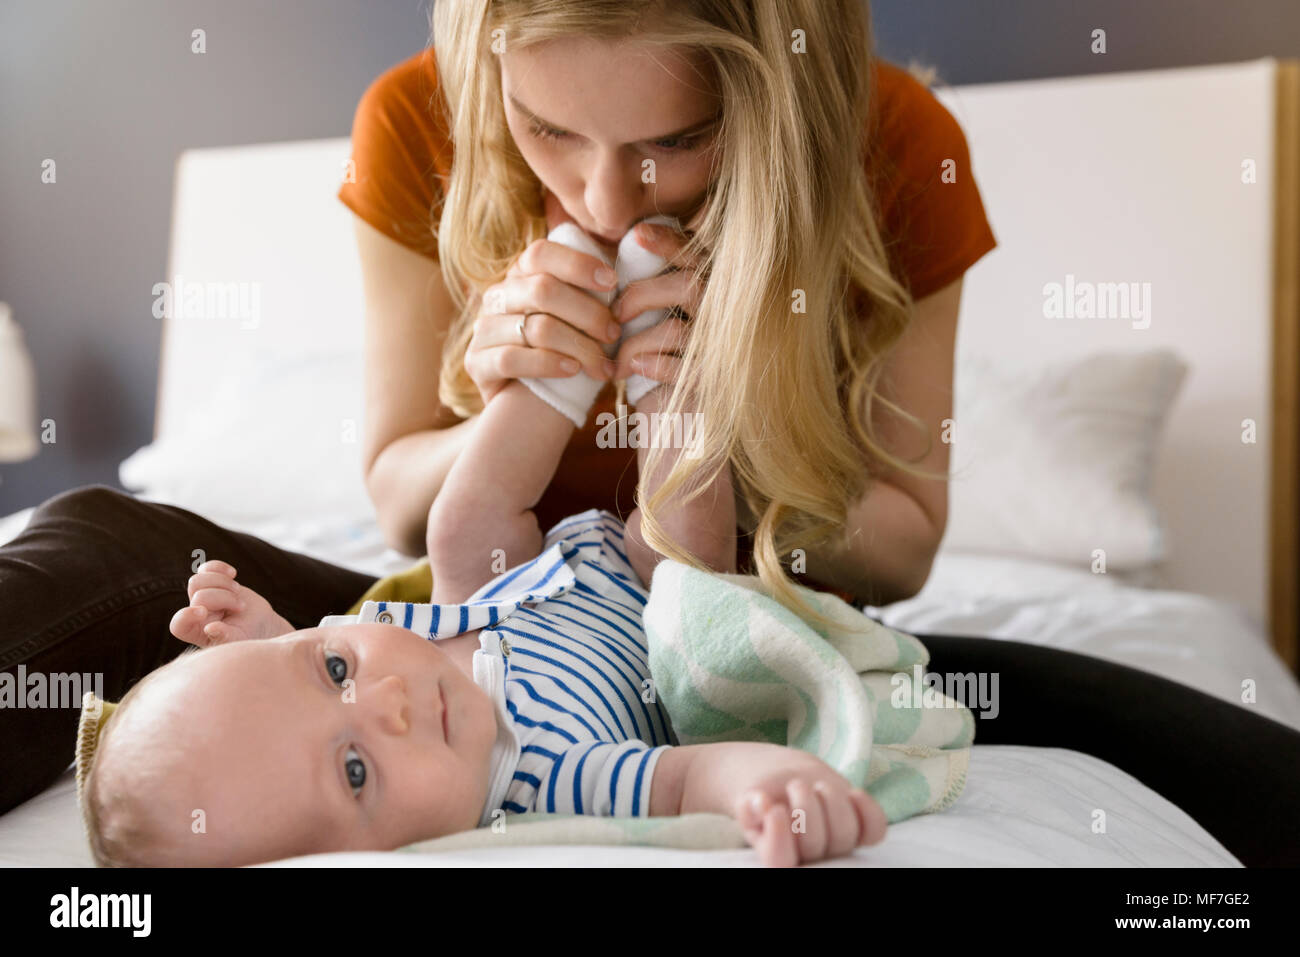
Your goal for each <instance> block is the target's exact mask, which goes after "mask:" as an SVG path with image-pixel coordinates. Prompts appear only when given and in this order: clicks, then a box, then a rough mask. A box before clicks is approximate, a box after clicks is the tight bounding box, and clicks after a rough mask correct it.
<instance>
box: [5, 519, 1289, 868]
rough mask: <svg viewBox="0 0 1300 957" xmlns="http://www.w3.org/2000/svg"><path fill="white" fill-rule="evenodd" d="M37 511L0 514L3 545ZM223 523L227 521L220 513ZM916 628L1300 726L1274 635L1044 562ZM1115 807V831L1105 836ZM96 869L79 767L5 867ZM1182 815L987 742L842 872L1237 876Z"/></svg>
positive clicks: (944, 589) (936, 581) (357, 562)
mask: <svg viewBox="0 0 1300 957" xmlns="http://www.w3.org/2000/svg"><path fill="white" fill-rule="evenodd" d="M29 515H30V510H27V511H26V512H23V513H18V514H16V515H13V516H8V517H6V518H0V543H3V542H4V541H7V540H8V539H9V538H12V537H13V536H14V535H16V534H17V533H18V532H19V531H21V529H22V527H23V526H24V525H25V524H26V521H27V519H28V517H29ZM211 517H212V518H213V519H214V520H216V521H218V522H220V521H222V518H221V516H211ZM243 530H247V531H251V532H253V533H254V534H259V535H261V536H262V537H264V538H266V539H268V540H270V541H273V542H275V543H277V544H280V545H282V546H284V547H287V548H293V549H295V550H297V551H301V552H304V553H306V554H310V555H314V556H317V557H320V558H325V559H327V560H332V561H335V562H338V563H340V564H343V565H347V566H349V567H352V568H356V569H358V570H361V571H366V572H369V573H371V574H375V575H381V574H386V573H388V572H391V571H395V570H399V569H402V568H405V567H407V566H408V565H409V564H410V559H409V558H407V557H404V556H401V555H399V554H397V553H395V552H393V551H392V550H390V549H387V548H385V547H384V546H383V543H382V541H381V539H380V536H379V533H378V530H377V529H376V528H375V526H374V525H373V523H368V522H355V521H331V520H328V519H323V520H321V521H318V522H311V523H302V522H299V523H294V524H289V523H262V524H259V525H257V526H244V527H243ZM868 610H869V611H871V613H872V614H875V615H878V616H880V617H883V618H884V619H885V621H886V622H887V623H888V624H890V625H891V626H893V627H898V628H901V629H904V630H909V631H918V632H932V633H948V634H972V635H988V636H990V637H994V638H1014V639H1019V640H1024V641H1033V642H1036V643H1040V644H1047V645H1051V646H1054V647H1061V648H1069V649H1072V650H1075V651H1080V652H1084V653H1088V654H1094V655H1098V656H1100V657H1105V658H1111V659H1113V660H1117V661H1121V662H1123V663H1126V664H1130V665H1133V666H1135V667H1139V668H1145V669H1147V670H1152V671H1155V672H1157V673H1160V674H1164V675H1165V676H1167V677H1170V678H1173V679H1175V680H1179V681H1184V682H1186V683H1188V684H1192V685H1194V686H1196V687H1200V688H1202V689H1203V690H1205V691H1207V692H1210V693H1213V694H1217V695H1219V696H1221V697H1225V698H1228V699H1229V700H1234V701H1236V702H1238V703H1240V692H1239V688H1240V682H1241V679H1242V676H1243V675H1244V676H1248V677H1251V678H1253V679H1254V680H1255V681H1256V682H1257V687H1258V691H1259V703H1258V704H1257V705H1253V706H1252V707H1257V708H1258V709H1259V710H1260V711H1261V712H1263V713H1265V714H1269V715H1270V716H1272V717H1275V718H1277V719H1278V720H1282V721H1284V722H1286V723H1288V724H1290V725H1292V726H1295V727H1300V688H1297V685H1296V682H1295V680H1294V678H1292V677H1291V676H1290V674H1289V673H1288V672H1287V671H1286V668H1285V666H1283V665H1282V663H1281V661H1280V660H1279V659H1278V658H1277V656H1276V655H1275V654H1273V652H1272V651H1271V649H1270V648H1269V646H1268V644H1267V642H1266V640H1265V639H1264V636H1263V633H1262V631H1261V630H1260V629H1259V628H1258V627H1257V626H1256V625H1254V624H1253V623H1252V622H1250V621H1249V620H1248V618H1247V616H1245V615H1244V614H1242V613H1241V612H1240V610H1239V609H1236V608H1235V607H1233V606H1229V605H1225V604H1223V603H1221V602H1216V601H1211V600H1208V599H1203V598H1200V597H1198V596H1194V595H1185V594H1181V593H1174V592H1154V591H1147V590H1144V589H1139V588H1135V587H1133V586H1130V585H1127V584H1123V583H1121V582H1118V581H1116V580H1114V579H1108V580H1096V579H1094V577H1093V576H1090V575H1088V574H1087V573H1085V572H1080V571H1076V570H1070V569H1062V568H1058V567H1054V566H1048V565H1044V564H1043V563H1039V562H1032V561H1023V560H1018V559H1005V558H993V557H989V556H977V555H960V554H945V553H941V554H940V556H939V558H938V559H937V560H936V563H935V567H934V569H933V571H932V574H931V578H930V580H929V582H928V583H927V585H926V588H925V589H924V590H923V591H922V592H921V593H920V594H919V595H917V596H916V597H915V598H913V599H911V600H909V601H907V602H900V603H898V604H896V605H892V606H889V607H888V608H885V609H868ZM1097 809H1101V810H1104V811H1105V812H1106V819H1107V829H1106V831H1105V832H1104V833H1094V832H1093V830H1092V827H1093V821H1094V811H1095V810H1097ZM755 862H756V858H755V856H754V854H753V853H752V852H750V851H747V850H742V851H725V852H687V851H671V850H662V849H651V848H629V847H619V848H604V847H546V848H503V849H501V850H494V851H475V852H459V853H450V854H445V855H429V854H410V853H392V852H389V853H373V854H327V855H313V856H311V857H308V858H294V859H291V860H290V861H283V862H277V863H281V864H289V863H293V864H303V865H311V866H338V865H366V866H376V865H383V866H497V865H503V866H528V865H546V866H566V865H600V866H605V865H609V866H672V867H682V866H720V865H739V866H746V865H752V864H754V863H755ZM89 863H90V858H89V854H88V852H87V850H86V847H85V842H84V838H83V836H82V832H81V823H80V819H79V817H78V815H77V809H76V794H75V787H74V783H73V779H72V774H71V771H70V770H69V771H68V772H65V774H64V775H63V776H62V777H61V778H60V780H59V781H58V782H56V783H55V784H54V785H53V786H51V787H50V788H49V789H47V790H46V791H45V792H44V793H42V794H40V795H38V796H37V797H36V798H33V799H32V800H31V801H28V802H27V803H26V804H24V805H22V806H21V807H18V808H15V809H14V810H13V811H11V812H10V813H9V814H6V815H4V816H3V817H0V865H2V866H9V867H12V866H78V865H86V864H89ZM1237 863H1238V862H1237V861H1236V860H1235V858H1233V857H1232V855H1231V854H1229V853H1228V852H1227V850H1226V849H1224V848H1223V847H1222V845H1220V844H1219V843H1218V842H1217V841H1216V840H1215V839H1214V838H1213V837H1212V836H1211V835H1210V834H1209V833H1208V832H1206V831H1205V830H1204V829H1203V828H1201V827H1200V826H1199V825H1197V824H1196V823H1195V822H1194V821H1193V820H1192V819H1191V818H1190V817H1188V816H1187V815H1186V814H1185V813H1183V812H1182V811H1181V810H1180V809H1179V808H1177V807H1176V806H1174V805H1173V804H1172V803H1170V802H1169V801H1167V800H1165V799H1164V798H1163V797H1161V796H1160V795H1158V794H1156V793H1155V792H1154V791H1152V790H1151V789H1149V788H1147V787H1145V786H1144V785H1142V784H1141V783H1139V782H1138V781H1137V780H1136V779H1134V778H1133V777H1131V776H1130V775H1128V774H1126V773H1124V772H1123V771H1120V770H1119V769H1118V768H1116V767H1114V766H1113V765H1110V764H1108V763H1106V762H1104V761H1101V760H1099V759H1096V758H1093V757H1091V756H1090V755H1086V754H1082V753H1079V752H1075V751H1069V750H1064V749H1058V748H1029V747H1019V746H990V745H979V744H976V746H975V747H974V749H973V752H972V758H971V770H970V774H969V776H968V779H967V785H966V790H965V792H964V793H963V794H962V796H961V798H960V799H959V800H958V801H957V803H956V804H955V805H954V806H953V807H952V808H950V809H949V810H947V811H945V812H943V813H942V814H937V815H925V816H921V817H917V818H913V819H911V820H908V821H904V822H901V823H900V824H898V825H896V826H895V827H894V828H892V829H891V832H890V835H889V837H888V838H887V840H886V841H885V843H884V844H882V845H880V846H879V847H876V848H870V849H863V850H859V851H858V853H857V854H856V855H855V856H854V857H853V858H850V859H845V860H842V861H839V862H833V864H832V866H852V865H857V866H869V867H870V866H1038V865H1058V866H1236V865H1237Z"/></svg>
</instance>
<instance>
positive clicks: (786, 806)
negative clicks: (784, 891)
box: [734, 765, 888, 867]
mask: <svg viewBox="0 0 1300 957" xmlns="http://www.w3.org/2000/svg"><path fill="white" fill-rule="evenodd" d="M734 815H735V818H736V820H737V821H738V822H739V823H740V826H741V827H742V828H744V831H745V839H746V840H747V841H749V843H750V844H751V845H753V847H754V848H755V849H757V850H758V853H759V856H760V858H761V859H762V861H763V864H764V865H765V866H767V867H793V866H794V865H796V864H804V863H807V862H809V861H818V860H822V859H823V858H829V857H840V856H841V855H845V854H850V853H852V852H853V849H854V848H855V847H858V846H859V845H862V844H876V843H878V842H879V841H880V840H881V839H882V838H883V837H884V836H885V828H886V826H887V824H888V821H887V819H886V817H885V812H884V811H883V810H882V809H881V807H880V805H879V804H877V803H876V801H875V799H874V798H873V797H871V795H869V794H867V792H866V791H863V790H860V789H859V788H855V787H853V786H852V785H851V784H849V782H848V781H847V780H845V779H844V777H843V776H842V775H840V774H839V773H837V772H836V771H835V770H834V769H833V768H831V767H830V766H829V765H823V767H822V768H817V767H815V766H813V767H807V766H805V767H801V768H797V769H792V770H790V771H788V772H779V773H776V774H773V775H771V776H770V777H767V778H765V779H764V780H762V781H761V782H759V783H758V784H757V785H755V786H752V787H750V788H747V789H746V790H745V791H744V792H743V793H742V794H741V795H740V797H739V798H738V799H737V801H736V807H735V811H734Z"/></svg>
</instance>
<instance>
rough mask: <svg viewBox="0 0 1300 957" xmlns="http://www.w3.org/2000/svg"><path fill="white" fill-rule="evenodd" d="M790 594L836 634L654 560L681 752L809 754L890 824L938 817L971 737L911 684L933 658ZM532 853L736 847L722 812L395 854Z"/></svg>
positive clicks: (521, 831)
mask: <svg viewBox="0 0 1300 957" xmlns="http://www.w3.org/2000/svg"><path fill="white" fill-rule="evenodd" d="M795 588H796V589H797V590H798V591H799V593H800V595H801V596H802V597H803V598H805V599H806V600H808V601H809V603H810V604H812V605H813V606H814V607H816V608H817V609H818V610H819V611H821V612H822V613H823V614H825V615H827V616H828V617H830V618H831V620H832V621H833V622H835V626H834V627H832V628H831V629H829V630H821V629H820V628H819V627H816V626H815V625H814V624H813V623H812V622H807V621H804V620H803V619H802V618H800V617H798V616H797V615H795V614H794V613H792V612H791V611H789V610H788V609H787V608H785V606H783V605H781V604H780V603H779V602H777V601H776V600H774V599H773V598H771V597H770V596H769V595H768V594H767V592H766V590H765V589H764V588H763V585H762V583H761V581H760V580H759V578H758V576H756V575H722V574H717V573H709V572H703V571H699V570H697V569H694V568H691V567H690V566H688V565H684V564H682V563H680V562H675V561H672V560H664V561H662V562H660V563H659V565H658V566H657V567H656V569H655V573H654V580H653V581H652V583H651V588H650V599H649V601H648V602H647V603H646V607H645V616H644V626H645V630H646V633H647V635H648V638H649V644H650V673H651V676H652V680H653V684H654V691H655V693H656V694H657V695H658V696H659V699H660V701H661V702H662V703H663V705H664V708H665V710H666V711H667V712H668V716H669V718H670V720H671V721H672V725H673V730H674V731H675V732H676V735H677V738H678V740H679V742H680V743H681V744H684V745H686V744H705V743H710V742H716V741H771V742H775V743H777V744H786V745H789V746H790V747H792V748H798V749H799V750H801V751H808V752H810V753H812V754H815V755H817V756H818V757H820V758H821V759H822V760H824V761H825V762H826V763H827V764H829V765H831V767H833V768H835V769H836V770H838V771H839V772H840V773H841V774H843V775H844V776H845V777H846V778H848V779H849V780H850V781H851V782H853V783H854V784H855V785H857V786H858V787H863V788H865V789H866V791H867V792H868V793H870V794H871V795H872V796H873V797H874V798H875V799H876V800H877V801H879V802H880V805H881V807H882V808H883V809H884V811H885V814H886V816H887V817H888V818H889V821H890V822H891V823H894V822H897V821H901V820H903V819H904V818H908V817H911V816H913V815H916V814H924V813H928V812H932V811H941V810H943V809H944V808H946V807H948V806H949V805H950V804H952V802H953V801H955V800H956V799H957V797H958V795H960V794H961V790H962V787H963V786H964V785H965V783H966V769H967V767H968V765H969V762H970V747H971V743H972V741H973V740H974V737H975V721H974V718H973V716H972V715H971V713H970V711H969V709H967V708H966V707H964V706H961V705H958V704H957V703H956V702H954V701H953V700H952V699H951V698H948V697H946V696H945V695H943V694H941V693H939V692H937V691H936V690H933V689H928V688H925V689H922V688H914V687H913V679H914V675H915V674H919V672H913V666H915V665H919V666H921V667H922V668H924V666H925V665H926V664H927V663H928V662H929V658H930V656H929V653H928V652H927V651H926V649H925V647H924V646H923V645H922V644H921V643H920V642H919V641H918V640H917V639H916V638H914V637H912V636H911V635H908V634H904V633H903V632H899V631H895V630H894V629H892V628H887V627H885V626H884V625H881V624H879V623H877V622H875V621H873V620H872V619H871V618H868V617H867V616H866V615H865V614H863V613H862V612H861V611H858V610H857V609H855V608H853V607H852V606H851V605H849V604H847V603H846V602H844V601H843V600H842V599H840V598H839V597H837V596H835V595H829V594H825V593H822V592H815V591H813V590H811V589H809V588H805V587H803V586H800V585H796V586H795ZM923 691H924V695H923V694H922V692H923ZM540 844H641V845H652V846H657V847H675V848H685V849H701V850H702V849H711V848H731V847H744V846H746V842H745V839H744V836H743V834H742V832H741V829H740V826H739V825H738V824H736V822H735V821H734V820H733V819H731V818H730V817H727V816H725V815H717V814H688V815H682V816H680V817H669V818H599V817H591V816H582V815H578V816H574V815H555V814H520V815H506V816H505V817H504V818H503V819H502V820H501V821H500V822H498V824H497V825H495V826H491V827H484V828H479V829H478V830H475V831H467V832H464V833H460V834H453V835H450V836H448V837H443V838H437V839H434V840H429V841H421V842H419V843H417V844H412V845H408V846H407V847H404V848H402V850H404V851H415V852H421V853H428V852H435V851H452V850H466V849H471V848H481V847H503V846H507V845H513V846H522V845H540Z"/></svg>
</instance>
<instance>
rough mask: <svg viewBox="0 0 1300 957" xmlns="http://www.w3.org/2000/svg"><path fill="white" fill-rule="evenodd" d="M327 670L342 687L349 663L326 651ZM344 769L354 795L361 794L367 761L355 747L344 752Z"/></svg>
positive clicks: (332, 679)
mask: <svg viewBox="0 0 1300 957" xmlns="http://www.w3.org/2000/svg"><path fill="white" fill-rule="evenodd" d="M325 672H326V673H327V674H328V675H329V676H330V680H331V681H333V682H334V683H335V684H336V685H339V686H340V687H342V685H343V682H344V681H346V680H347V677H348V663H347V661H346V660H344V659H343V658H341V657H340V656H338V655H336V654H332V653H330V652H328V651H327V652H325ZM343 770H344V773H345V774H346V775H347V780H348V784H350V785H351V786H352V796H353V797H358V796H360V794H361V788H362V787H363V786H364V785H365V783H366V762H365V761H363V760H362V759H361V757H360V756H359V755H358V754H357V752H356V750H355V749H353V748H348V750H347V752H346V753H345V754H344V756H343Z"/></svg>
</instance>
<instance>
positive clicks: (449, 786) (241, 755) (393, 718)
mask: <svg viewBox="0 0 1300 957" xmlns="http://www.w3.org/2000/svg"><path fill="white" fill-rule="evenodd" d="M176 664H177V667H174V668H171V669H169V672H168V673H166V674H164V675H159V676H158V678H159V679H160V680H159V681H157V682H156V683H155V684H156V687H155V686H151V687H150V688H149V689H147V690H148V691H151V692H153V691H157V692H160V693H163V694H165V697H163V695H162V694H160V698H161V701H162V703H161V704H160V706H158V707H153V708H150V709H148V710H146V711H145V712H144V713H143V714H142V715H141V719H142V720H143V721H145V722H169V723H170V724H167V725H157V724H155V725H154V727H153V728H152V729H149V730H152V731H154V732H155V733H158V734H159V736H160V737H162V736H164V735H165V738H166V739H170V740H176V742H177V744H178V745H179V747H180V748H183V749H184V751H183V753H181V754H179V755H178V756H177V758H176V761H178V762H179V763H180V767H179V768H177V767H175V766H174V765H171V763H170V762H169V773H170V772H173V771H179V772H180V773H177V774H175V775H174V777H173V778H170V779H169V780H174V781H175V784H176V787H174V788H171V787H169V788H167V791H168V794H169V799H168V803H169V804H171V803H173V802H172V800H171V797H170V796H172V795H174V797H175V799H176V806H174V807H169V808H167V809H166V810H165V813H169V814H175V815H180V816H183V822H182V823H183V824H184V828H185V831H186V832H188V833H186V834H185V836H184V837H182V838H181V839H180V840H181V842H182V843H181V850H182V853H181V854H180V856H181V857H182V858H183V860H184V862H185V863H199V862H201V863H216V864H225V863H229V864H242V863H250V862H260V861H268V860H275V859H278V858H282V857H288V856H293V855H298V854H310V853H317V852H324V851H333V850H363V849H367V850H377V849H382V850H388V849H392V848H395V847H400V846H402V845H404V844H409V843H412V842H414V841H418V840H423V839H426V838H430V837H435V836H439V835H442V834H448V833H452V832H456V831H461V830H468V829H471V828H473V827H476V826H477V825H478V822H479V816H480V814H481V813H482V810H483V803H484V801H485V800H486V796H487V787H488V774H489V770H490V756H491V751H492V745H493V742H494V741H495V739H496V717H495V711H494V705H493V703H492V701H491V699H490V698H489V697H488V695H487V693H486V692H484V691H483V690H482V689H481V688H479V687H478V686H477V685H476V684H474V682H473V680H472V679H471V678H470V677H469V676H468V675H466V674H465V673H464V672H463V671H462V670H461V669H460V668H459V667H457V666H456V664H455V663H454V662H453V661H452V660H451V659H450V658H449V657H448V655H447V654H446V653H445V652H443V651H442V650H440V649H439V648H438V647H437V646H436V645H435V643H434V642H432V641H429V640H427V639H425V638H421V637H420V636H419V635H416V634H415V633H413V632H410V631H407V630H406V629H404V628H398V627H395V626H393V625H380V624H364V625H342V626H334V627H329V628H309V629H307V630H305V631H298V632H294V633H292V634H289V635H284V636H282V637H280V638H274V639H270V640H266V641H245V642H238V643H236V644H231V645H223V646H218V647H214V648H209V649H207V650H205V651H203V652H201V653H200V654H196V655H192V656H189V657H187V658H186V659H184V660H183V661H178V662H177V663H176ZM150 697H151V698H152V697H153V695H152V694H151V695H150ZM155 700H159V699H155ZM144 703H145V702H144V701H143V700H142V701H140V702H139V704H144ZM134 723H135V722H133V724H134ZM182 724H183V726H181V725H182ZM444 724H445V730H444ZM148 737H153V735H152V734H150V735H148ZM182 782H184V783H182ZM182 804H184V805H192V807H191V806H180V805H182ZM200 809H201V810H202V812H203V815H202V818H203V821H204V829H203V831H202V832H201V833H193V832H194V830H195V827H194V826H193V825H192V821H194V820H196V819H197V816H196V815H195V814H194V812H195V811H196V810H200ZM160 810H162V809H160ZM191 852H192V853H191Z"/></svg>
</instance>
